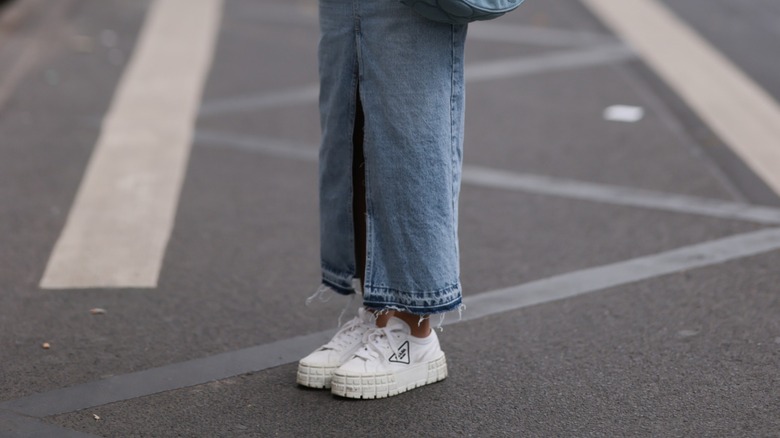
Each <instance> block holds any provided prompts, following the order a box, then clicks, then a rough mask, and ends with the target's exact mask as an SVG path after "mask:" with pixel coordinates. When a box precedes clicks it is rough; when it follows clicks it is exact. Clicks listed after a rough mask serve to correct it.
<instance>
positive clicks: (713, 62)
mask: <svg viewBox="0 0 780 438" xmlns="http://www.w3.org/2000/svg"><path fill="white" fill-rule="evenodd" d="M583 1H584V3H585V4H586V5H588V6H589V7H590V9H591V10H592V11H593V12H594V13H595V14H596V15H597V16H598V17H600V18H601V19H602V20H603V21H604V22H605V23H607V24H608V25H609V26H611V27H612V28H613V29H614V30H615V32H616V33H617V34H618V35H619V36H621V37H622V38H623V39H624V40H625V41H626V42H628V43H629V44H630V45H631V46H632V47H634V48H635V50H636V51H637V52H638V53H639V55H640V56H641V57H642V58H643V59H644V61H645V62H646V63H647V64H648V65H649V66H650V67H651V68H653V69H654V70H655V71H656V73H657V74H658V75H659V76H660V77H661V78H663V80H664V81H666V83H667V84H669V86H670V87H671V88H672V89H673V90H674V91H675V92H676V93H677V94H679V95H680V96H681V97H682V99H683V100H684V101H685V102H686V103H687V104H688V105H689V106H690V107H691V108H692V109H693V110H694V111H695V112H696V113H697V114H698V115H699V117H701V118H702V120H704V122H705V123H707V125H709V126H710V128H711V129H712V130H713V131H714V132H715V133H716V134H717V135H719V136H720V137H721V139H722V140H723V141H724V142H726V144H728V145H729V146H730V147H731V148H732V150H734V152H735V153H736V154H737V155H738V156H739V157H740V158H742V160H744V161H745V163H747V165H748V166H749V167H750V168H751V169H752V170H753V171H754V172H756V174H758V175H759V176H760V177H761V178H762V179H763V180H764V181H765V182H766V183H767V185H769V187H771V188H772V189H773V190H774V191H775V192H776V193H778V194H780V105H778V103H777V101H775V100H774V99H773V98H772V96H770V95H769V94H768V93H767V92H766V91H765V90H763V89H762V88H761V87H760V86H759V85H757V84H756V83H755V82H754V81H753V80H752V79H750V78H749V77H748V76H747V75H746V74H745V73H744V72H743V71H742V70H741V69H740V68H739V67H737V66H736V65H734V63H732V62H731V61H730V60H729V59H728V58H726V57H725V56H723V55H722V54H721V53H720V52H719V51H718V50H717V49H716V48H714V47H713V46H712V45H711V44H710V43H708V42H707V41H706V40H705V39H704V38H702V37H701V36H700V35H699V34H697V33H696V31H695V30H693V29H691V27H689V26H688V25H686V24H685V23H684V22H683V21H682V20H680V19H679V18H677V17H676V16H675V15H674V13H673V12H672V11H670V10H669V9H668V8H667V7H666V6H664V5H662V4H661V3H660V2H658V1H656V0H620V1H615V0H583Z"/></svg>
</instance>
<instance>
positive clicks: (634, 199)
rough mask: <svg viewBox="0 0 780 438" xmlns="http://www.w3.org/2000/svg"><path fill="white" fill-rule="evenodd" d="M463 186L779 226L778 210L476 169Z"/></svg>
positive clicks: (467, 170)
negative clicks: (516, 191)
mask: <svg viewBox="0 0 780 438" xmlns="http://www.w3.org/2000/svg"><path fill="white" fill-rule="evenodd" d="M463 183H465V184H472V185H477V186H482V187H491V188H496V189H504V190H519V191H523V192H526V193H535V194H539V195H548V196H559V197H563V198H571V199H579V200H582V201H591V202H603V203H605V204H613V205H624V206H629V207H640V208H651V209H655V210H663V211H672V212H676V213H684V214H699V215H703V216H710V217H717V218H720V219H734V220H742V221H749V222H756V223H760V224H768V225H777V224H780V208H773V207H764V206H757V205H750V204H744V203H741V202H729V201H723V200H719V199H707V198H700V197H695V196H686V195H678V194H674V193H663V192H656V191H652V190H643V189H637V188H632V187H621V186H613V185H608V184H597V183H591V182H585V181H577V180H570V179H564V178H553V177H549V176H543V175H533V174H527V173H517V172H508V171H503V170H498V169H490V168H485V167H478V166H464V168H463Z"/></svg>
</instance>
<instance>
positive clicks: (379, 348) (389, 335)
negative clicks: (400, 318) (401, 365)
mask: <svg viewBox="0 0 780 438" xmlns="http://www.w3.org/2000/svg"><path fill="white" fill-rule="evenodd" d="M394 331H398V330H397V329H396V330H391V329H389V328H387V327H377V328H374V329H371V330H369V331H368V332H366V334H365V335H364V336H363V343H364V344H365V346H364V347H363V348H361V349H360V350H358V351H357V352H356V353H355V356H357V357H359V358H361V359H363V360H371V359H377V358H379V357H380V356H381V357H383V358H384V359H387V358H388V357H390V356H391V355H392V354H393V353H394V352H395V351H396V350H398V347H399V345H398V343H397V342H396V339H395V338H396V336H395V334H394V333H393V332H394Z"/></svg>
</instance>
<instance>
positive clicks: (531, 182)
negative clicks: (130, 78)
mask: <svg viewBox="0 0 780 438" xmlns="http://www.w3.org/2000/svg"><path fill="white" fill-rule="evenodd" d="M195 142H196V143H198V144H201V145H204V146H208V147H229V148H235V149H240V150H244V151H248V152H259V153H264V154H269V155H273V156H277V157H282V158H290V159H294V160H304V161H311V162H316V161H317V156H318V153H317V148H316V146H312V145H309V146H307V145H300V144H293V143H291V142H286V141H281V140H272V139H259V138H257V137H245V136H241V135H236V134H230V133H223V132H217V131H198V132H197V135H196V137H195ZM463 183H464V184H470V185H476V186H481V187H489V188H494V189H502V190H516V191H522V192H525V193H534V194H539V195H546V196H558V197H562V198H569V199H578V200H582V201H591V202H602V203H605V204H613V205H624V206H629V207H638V208H649V209H654V210H661V211H671V212H675V213H683V214H698V215H703V216H710V217H715V218H719V219H729V220H742V221H749V222H755V223H760V224H768V225H777V224H780V208H772V207H764V206H756V205H750V204H745V203H740V202H729V201H723V200H719V199H707V198H700V197H695V196H686V195H678V194H675V193H663V192H656V191H652V190H643V189H636V188H631V187H620V186H614V185H608V184H597V183H591V182H585V181H577V180H570V179H563V178H553V177H549V176H544V175H533V174H528V173H518V172H509V171H505V170H499V169H491V168H487V167H480V166H473V165H466V166H463Z"/></svg>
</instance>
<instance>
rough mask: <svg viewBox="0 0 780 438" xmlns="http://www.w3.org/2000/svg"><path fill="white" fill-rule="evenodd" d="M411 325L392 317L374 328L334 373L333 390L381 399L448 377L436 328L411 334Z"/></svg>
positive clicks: (360, 396)
mask: <svg viewBox="0 0 780 438" xmlns="http://www.w3.org/2000/svg"><path fill="white" fill-rule="evenodd" d="M410 332H411V330H410V329H409V326H408V325H407V324H406V323H405V322H403V321H402V320H400V319H398V318H395V317H393V318H390V320H389V321H388V323H387V326H386V327H383V328H374V329H372V330H371V331H370V332H369V333H368V334H367V335H366V339H365V343H364V345H363V347H362V348H361V349H359V350H357V352H355V354H354V355H353V356H352V358H351V359H349V360H348V361H346V362H345V363H344V364H343V365H341V366H340V367H339V368H338V369H337V370H336V371H335V373H334V374H333V380H332V383H331V392H332V393H333V394H335V395H338V396H341V397H348V398H382V397H389V396H392V395H396V394H400V393H402V392H405V391H407V390H410V389H414V388H417V387H418V386H423V385H427V384H429V383H434V382H438V381H440V380H443V379H444V378H446V377H447V360H446V358H445V357H444V352H442V351H441V348H440V347H439V339H438V337H437V336H436V331H435V330H434V331H431V334H430V335H429V336H428V337H426V338H416V337H413V336H412V335H411V334H410Z"/></svg>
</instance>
